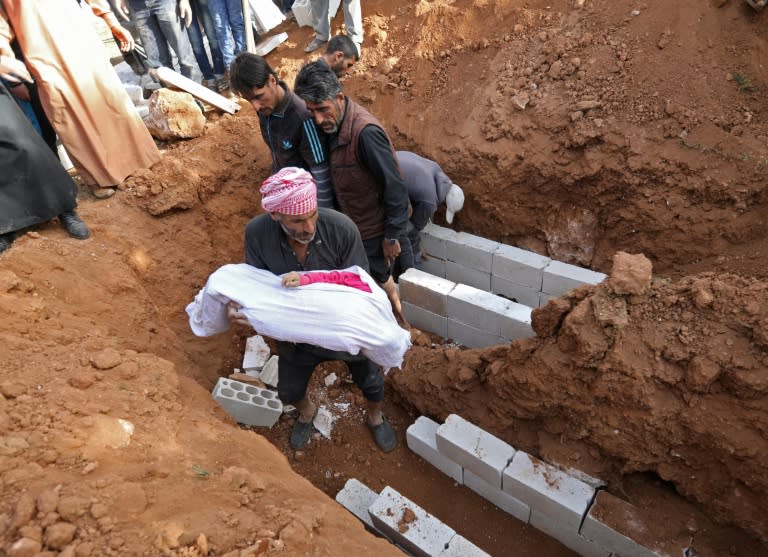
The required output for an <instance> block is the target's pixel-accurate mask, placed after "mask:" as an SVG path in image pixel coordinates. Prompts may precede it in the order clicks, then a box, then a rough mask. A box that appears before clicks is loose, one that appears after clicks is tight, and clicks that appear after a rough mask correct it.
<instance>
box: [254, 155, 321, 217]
mask: <svg viewBox="0 0 768 557" xmlns="http://www.w3.org/2000/svg"><path fill="white" fill-rule="evenodd" d="M259 191H260V192H261V206H262V207H264V210H265V211H268V212H270V213H281V214H283V215H292V216H296V215H306V214H307V213H310V212H312V211H314V210H315V209H317V186H316V185H315V180H314V178H312V175H311V174H310V173H309V172H307V171H306V170H302V169H301V168H296V167H294V166H287V167H285V168H283V169H281V170H280V171H279V172H277V173H275V174H273V175H272V176H270V177H269V178H267V179H266V180H264V182H263V183H262V184H261V188H260V189H259Z"/></svg>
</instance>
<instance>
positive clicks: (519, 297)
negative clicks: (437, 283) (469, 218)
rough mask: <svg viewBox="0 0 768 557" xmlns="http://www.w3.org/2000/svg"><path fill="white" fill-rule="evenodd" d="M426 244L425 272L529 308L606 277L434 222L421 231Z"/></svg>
mask: <svg viewBox="0 0 768 557" xmlns="http://www.w3.org/2000/svg"><path fill="white" fill-rule="evenodd" d="M421 246H422V249H423V251H424V253H425V254H426V258H425V259H424V261H423V262H422V264H421V265H420V268H421V270H423V271H425V272H427V273H429V274H432V275H435V276H436V277H440V278H445V279H448V280H450V281H453V282H458V283H461V284H466V285H469V286H474V287H475V288H478V289H480V290H484V291H486V292H493V293H494V294H499V295H501V296H504V297H505V298H509V299H513V300H516V301H517V302H518V303H520V304H523V305H526V306H528V307H540V306H543V305H546V303H547V302H548V301H549V300H551V299H552V298H556V297H558V296H561V295H562V294H565V293H566V292H568V291H569V290H571V289H573V288H576V287H577V286H581V285H582V284H598V283H600V282H602V281H603V279H605V275H604V274H603V273H597V272H595V271H591V270H590V269H584V268H583V267H577V266H576V265H569V264H567V263H563V262H560V261H553V260H551V259H550V258H548V257H544V256H542V255H539V254H537V253H534V252H531V251H526V250H522V249H519V248H516V247H514V246H510V245H507V244H502V243H500V242H494V241H492V240H488V239H486V238H482V237H480V236H474V235H472V234H467V233H465V232H456V231H454V230H451V229H450V228H444V227H442V226H437V225H435V224H432V223H430V224H428V225H427V226H426V228H424V230H423V231H422V233H421Z"/></svg>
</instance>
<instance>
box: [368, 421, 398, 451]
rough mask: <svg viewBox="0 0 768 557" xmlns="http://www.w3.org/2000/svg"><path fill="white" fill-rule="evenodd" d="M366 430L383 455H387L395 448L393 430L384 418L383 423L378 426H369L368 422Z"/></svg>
mask: <svg viewBox="0 0 768 557" xmlns="http://www.w3.org/2000/svg"><path fill="white" fill-rule="evenodd" d="M368 429H370V430H371V433H372V434H373V440H374V441H376V444H377V445H378V446H379V448H380V449H381V450H382V451H384V452H385V453H388V452H390V451H392V450H394V449H395V447H397V436H396V435H395V430H394V429H392V426H391V425H389V422H388V421H387V418H384V421H382V422H381V423H380V424H379V425H371V423H370V422H368Z"/></svg>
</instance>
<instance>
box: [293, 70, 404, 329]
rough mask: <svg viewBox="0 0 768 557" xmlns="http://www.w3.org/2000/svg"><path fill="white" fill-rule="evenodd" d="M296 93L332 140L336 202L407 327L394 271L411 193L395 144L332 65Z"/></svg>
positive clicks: (304, 80) (304, 75)
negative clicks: (353, 96) (344, 87)
mask: <svg viewBox="0 0 768 557" xmlns="http://www.w3.org/2000/svg"><path fill="white" fill-rule="evenodd" d="M295 89H296V94H297V95H298V96H299V97H301V98H302V99H304V102H305V103H306V105H307V109H308V110H309V111H310V112H311V113H312V115H313V117H314V118H315V123H316V124H317V126H318V127H319V128H320V129H322V130H323V131H324V132H325V133H326V134H328V137H329V143H328V153H329V162H330V167H331V182H332V183H333V191H334V194H335V196H336V202H337V203H338V206H339V208H340V209H341V212H342V213H344V214H345V215H347V216H348V217H349V218H351V219H352V221H353V222H354V223H355V224H356V225H357V227H358V229H359V230H360V235H361V236H362V238H363V244H364V246H365V252H366V253H367V254H368V262H369V264H370V266H371V273H370V274H371V276H372V277H373V278H374V279H375V280H376V281H377V282H378V283H379V284H380V285H381V287H382V288H383V289H384V291H385V292H386V293H387V296H389V300H390V302H391V303H392V310H393V311H394V313H395V317H397V319H398V321H400V322H401V323H405V318H404V316H403V312H402V307H401V304H400V297H399V296H398V294H397V289H396V288H395V281H394V279H393V278H392V266H393V264H394V262H395V259H396V258H397V256H398V255H400V242H399V238H400V237H401V236H402V235H403V234H405V231H406V228H407V225H408V192H407V190H406V189H405V184H403V178H402V176H401V174H400V169H399V168H398V164H397V159H396V158H395V150H394V148H393V147H392V142H391V141H390V140H389V137H388V136H387V133H386V132H385V131H384V127H383V126H382V125H381V124H380V123H379V121H378V120H377V119H376V118H375V117H374V116H373V115H372V114H370V113H369V112H368V111H366V110H365V109H364V108H363V107H361V106H360V105H358V104H357V103H355V102H354V101H352V100H351V99H350V98H349V97H347V96H346V95H344V93H343V92H342V90H341V83H340V82H339V78H338V77H336V74H335V73H334V72H333V71H332V70H331V69H330V68H329V67H328V64H327V63H326V62H324V61H322V60H317V61H315V62H310V63H309V64H306V65H305V66H304V67H303V68H301V71H300V72H299V75H298V76H296V85H295Z"/></svg>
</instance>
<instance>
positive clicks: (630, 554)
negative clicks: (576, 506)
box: [581, 491, 691, 557]
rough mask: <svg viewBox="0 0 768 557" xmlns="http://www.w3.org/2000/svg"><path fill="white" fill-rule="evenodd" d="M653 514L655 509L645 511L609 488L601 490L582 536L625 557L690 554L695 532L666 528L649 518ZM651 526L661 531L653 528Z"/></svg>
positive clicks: (672, 527) (682, 528)
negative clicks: (613, 493) (688, 550)
mask: <svg viewBox="0 0 768 557" xmlns="http://www.w3.org/2000/svg"><path fill="white" fill-rule="evenodd" d="M649 513H650V514H652V513H653V510H652V509H650V510H647V511H644V510H641V509H639V508H638V507H636V506H634V505H632V504H631V503H628V502H626V501H624V500H622V499H619V498H618V497H616V496H614V495H611V494H610V493H608V492H606V491H598V493H597V497H595V502H594V504H593V505H592V507H591V508H590V509H589V513H588V514H587V517H586V518H585V519H584V523H583V524H582V526H581V536H582V537H584V538H586V539H588V540H590V541H592V542H594V543H595V544H597V545H599V546H601V547H605V548H606V549H607V550H608V551H611V552H613V553H616V554H618V555H621V557H662V556H668V555H675V556H677V555H686V552H685V551H686V549H687V548H688V546H689V542H690V536H691V534H690V533H688V532H686V531H685V527H684V525H682V524H681V525H676V524H666V526H667V528H664V526H660V525H659V521H658V520H653V519H652V518H651V517H648V518H647V515H648V514H649ZM644 515H645V516H644ZM649 518H650V519H649ZM651 525H655V526H654V528H655V529H656V530H657V531H652V527H651ZM660 529H662V530H664V531H658V530H660Z"/></svg>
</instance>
